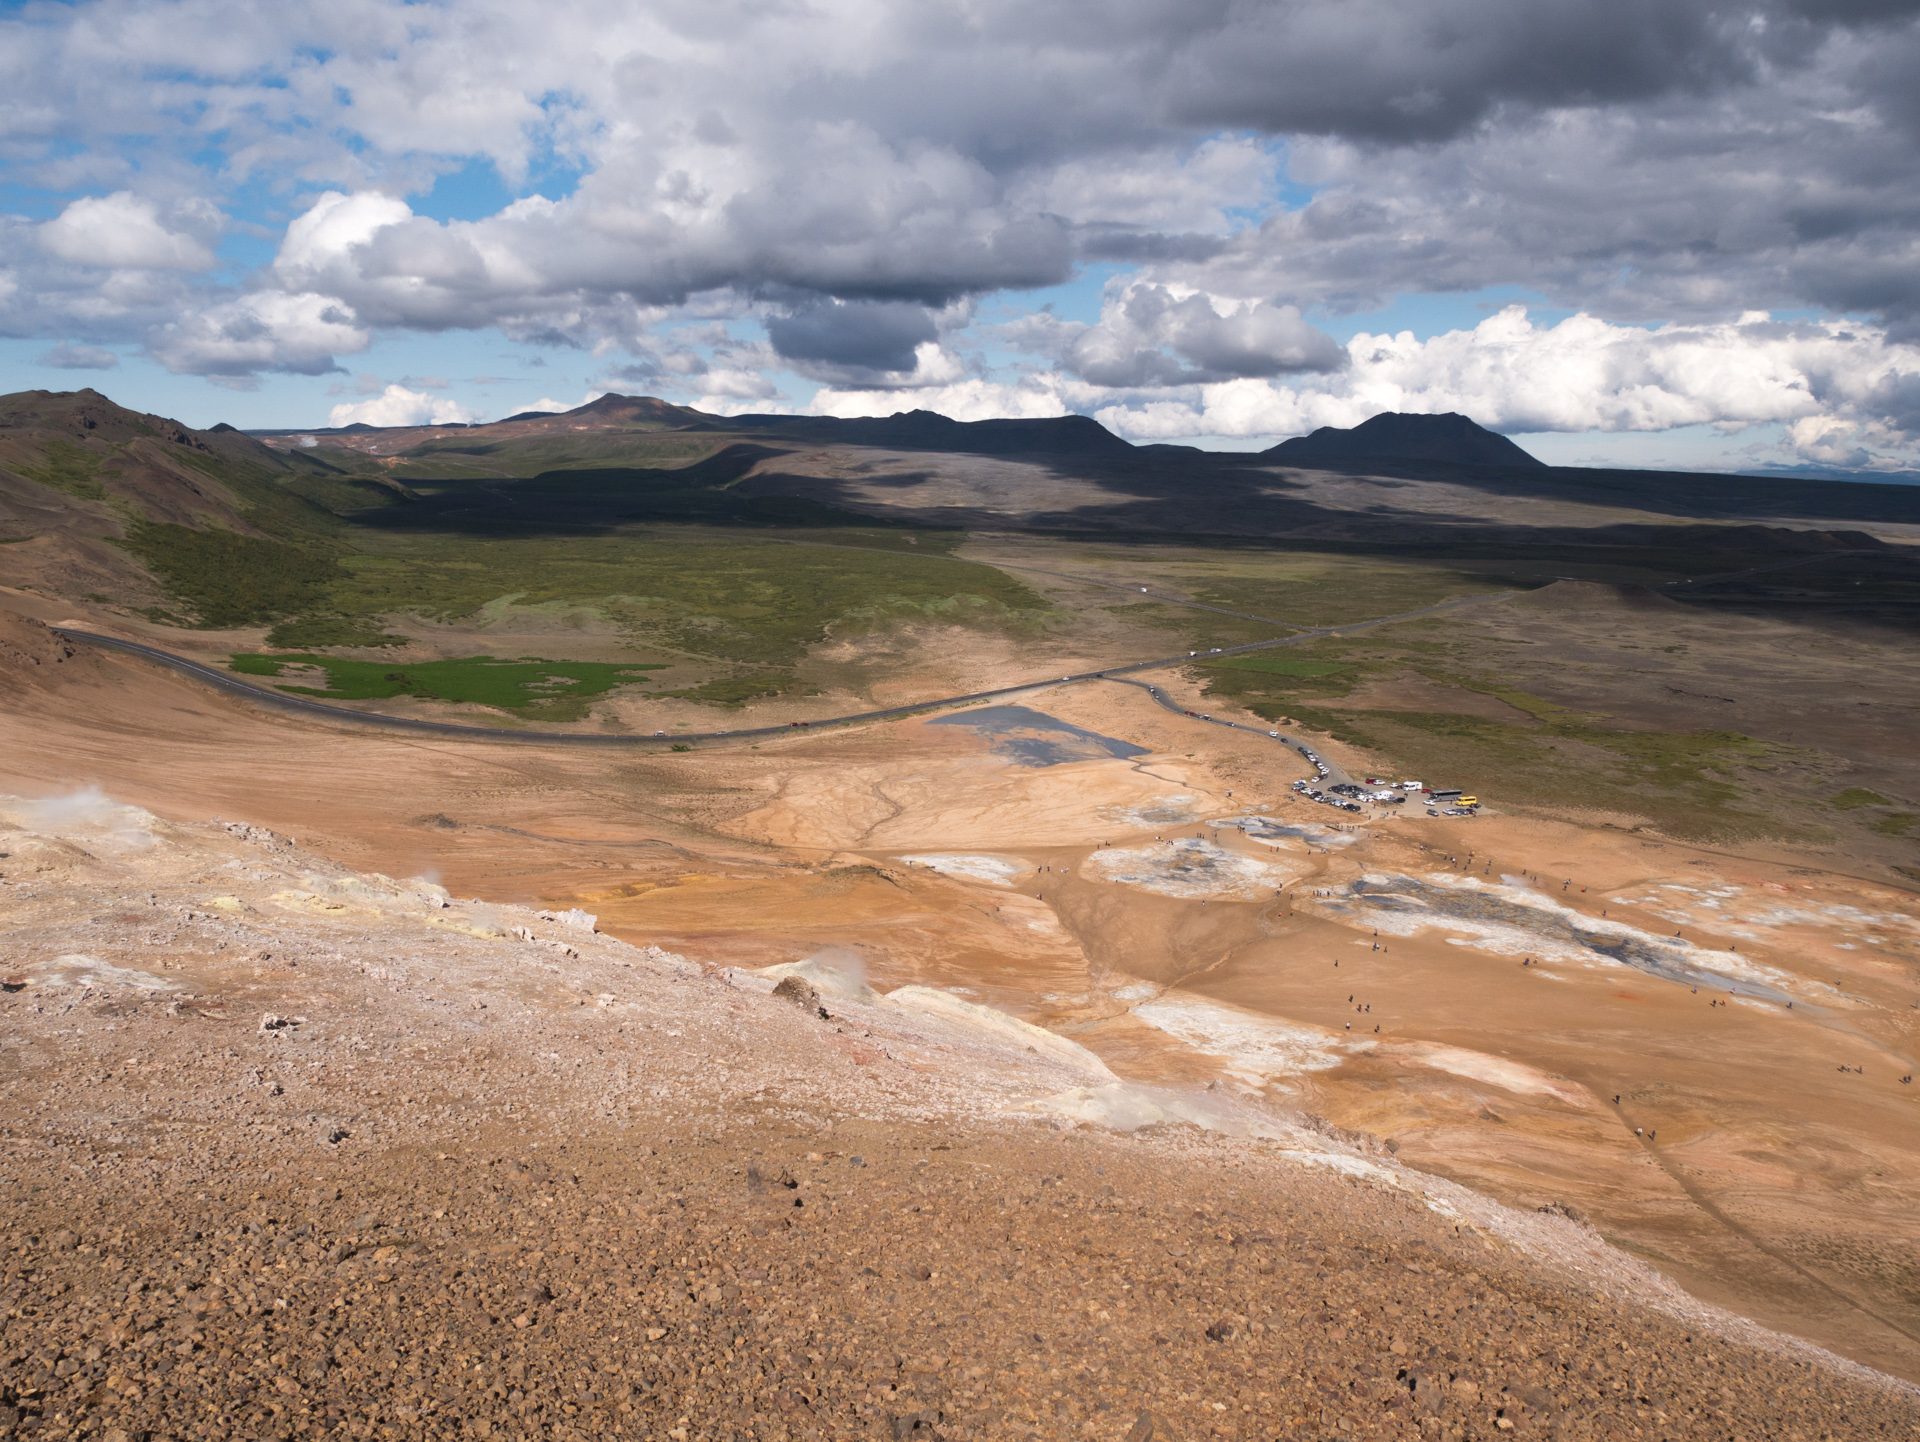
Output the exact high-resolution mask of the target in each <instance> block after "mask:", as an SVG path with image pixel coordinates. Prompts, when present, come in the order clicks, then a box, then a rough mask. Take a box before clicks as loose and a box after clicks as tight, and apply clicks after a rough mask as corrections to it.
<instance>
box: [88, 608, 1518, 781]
mask: <svg viewBox="0 0 1920 1442" xmlns="http://www.w3.org/2000/svg"><path fill="white" fill-rule="evenodd" d="M1519 594H1520V593H1519V592H1518V591H1500V592H1496V593H1493V594H1490V595H1485V596H1464V597H1462V598H1461V599H1459V600H1457V601H1442V602H1441V603H1440V604H1438V605H1435V606H1422V607H1421V608H1420V609H1418V610H1416V611H1402V612H1400V613H1399V614H1398V615H1394V616H1380V617H1376V618H1375V619H1374V620H1371V621H1355V622H1352V623H1351V624H1349V625H1345V626H1323V627H1320V628H1319V629H1317V630H1312V631H1303V632H1301V633H1299V634H1298V635H1294V636H1280V637H1276V638H1275V639H1273V640H1271V641H1254V642H1252V643H1250V644H1248V645H1245V646H1228V647H1225V648H1223V649H1219V650H1213V651H1204V652H1193V651H1188V652H1184V653H1182V654H1180V655H1178V656H1162V657H1160V658H1158V659H1156V660H1152V661H1136V662H1133V663H1131V664H1129V665H1125V666H1109V667H1106V668H1105V669H1104V670H1100V671H1080V672H1076V673H1074V674H1071V675H1067V676H1060V677H1053V676H1046V677H1041V678H1039V679H1037V680H1033V681H1025V682H1022V683H1021V684H1019V685H1017V686H1000V687H997V688H995V689H994V690H991V691H971V692H968V693H967V694H965V695H963V696H941V697H938V698H936V699H934V700H930V701H921V702H917V703H916V704H914V705H912V706H892V707H889V708H887V709H886V710H884V711H858V712H855V713H854V714H852V715H850V716H834V717H831V718H829V719H827V720H824V721H811V722H808V723H806V725H804V726H796V725H788V726H758V727H752V728H749V729H747V730H743V731H700V732H694V733H687V732H682V733H680V734H679V735H677V736H675V735H667V736H637V735H632V734H623V735H613V736H607V735H599V736H596V735H590V734H581V733H576V732H565V731H509V730H504V729H495V728H494V727H491V726H460V725H456V724H455V723H453V722H451V721H423V720H419V719H417V718H415V717H411V716H383V715H381V714H379V713H378V712H374V711H354V710H350V709H348V708H347V707H344V706H329V705H328V704H326V703H325V702H323V701H310V700H308V699H307V698H305V697H304V696H289V695H287V694H286V693H285V692H284V691H275V690H271V689H269V688H268V687H265V686H256V685H254V684H253V683H252V682H250V681H243V680H241V679H240V678H239V677H237V676H233V675H230V674H229V673H227V672H225V671H222V670H219V669H218V668H217V667H213V666H208V665H205V664H203V663H202V662H199V661H192V660H189V659H188V658H187V657H185V656H176V655H174V653H173V652H171V651H163V650H161V649H160V648H159V647H157V646H147V645H143V644H141V643H140V642H138V641H123V640H121V639H120V638H119V637H117V636H102V635H98V634H96V633H94V632H92V631H74V630H68V629H67V628H65V627H59V626H56V627H55V628H54V629H55V630H57V631H59V632H60V634H61V635H63V636H65V637H67V638H68V639H69V640H72V641H79V642H82V643H84V644H86V645H90V646H102V647H106V648H107V649H109V650H114V651H126V652H128V653H130V654H132V655H135V656H140V657H144V658H145V659H147V660H149V661H156V662H158V663H159V664H160V665H162V666H166V667H169V668H170V669H172V670H175V671H178V672H180V673H181V674H182V675H185V676H191V677H192V678H193V679H194V680H196V681H203V682H205V683H206V684H208V685H210V686H214V687H217V688H218V689H219V690H222V691H226V692H228V693H230V694H232V695H236V696H243V697H245V698H246V699H247V700H249V701H253V702H256V703H258V704H260V705H262V706H270V707H273V708H274V709H276V710H280V711H288V712H292V713H295V714H297V715H303V716H310V717H314V718H317V719H324V720H328V721H344V722H346V723H347V724H349V725H354V726H375V727H381V728H384V729H386V730H390V731H412V732H418V733H425V734H427V735H433V736H452V737H460V738H464V739H467V740H484V741H510V742H519V743H522V744H527V745H539V746H652V747H655V748H663V747H666V746H670V745H672V744H674V743H676V742H677V743H679V744H680V745H686V744H688V743H689V742H693V741H720V740H726V741H737V740H739V739H740V738H742V737H762V736H785V735H790V734H792V733H793V732H795V731H802V730H805V731H817V730H819V729H821V728H822V727H827V726H851V725H853V724H854V723H856V722H860V721H894V720H898V719H899V718H901V717H903V716H913V715H917V714H919V713H921V712H923V711H942V710H946V709H948V708H950V707H954V706H964V705H967V704H969V703H971V702H975V701H995V700H1002V699H1005V698H1006V697H1010V696H1018V695H1021V694H1022V693H1024V692H1028V691H1034V690H1039V689H1042V688H1045V687H1049V686H1060V685H1071V684H1073V683H1075V682H1080V681H1109V680H1117V679H1119V678H1121V677H1125V676H1129V675H1134V674H1137V673H1139V672H1142V671H1159V670H1164V669H1165V668H1167V667H1169V666H1184V665H1185V664H1186V663H1187V662H1188V661H1189V660H1198V659H1200V658H1201V657H1203V656H1204V657H1205V658H1207V659H1209V660H1211V659H1212V658H1213V657H1215V656H1238V655H1242V654H1244V653H1246V652H1249V651H1268V650H1272V649H1274V648H1276V647H1279V646H1298V645H1301V644H1303V643H1305V642H1308V641H1313V640H1317V639H1319V638H1321V637H1323V636H1343V635H1346V634H1348V633H1350V632H1353V631H1364V630H1367V629H1369V628H1371V627H1374V626H1385V625H1389V624H1391V623H1393V622H1395V621H1410V620H1412V619H1413V618H1414V617H1416V616H1430V615H1433V614H1434V613H1435V612H1439V611H1451V610H1455V609H1457V608H1458V607H1461V606H1474V605H1479V604H1481V603H1483V602H1488V601H1504V600H1507V599H1508V598H1510V597H1512V596H1517V595H1519ZM1163 704H1169V705H1170V704H1171V703H1163ZM1171 709H1173V710H1175V711H1178V710H1181V709H1182V708H1180V707H1178V706H1172V707H1171ZM1215 724H1217V725H1227V724H1229V723H1227V722H1217V723H1215ZM1239 729H1241V730H1253V729H1254V728H1252V727H1241V728H1239ZM1329 769H1331V767H1329Z"/></svg>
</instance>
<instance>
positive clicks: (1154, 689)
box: [1109, 676, 1353, 786]
mask: <svg viewBox="0 0 1920 1442" xmlns="http://www.w3.org/2000/svg"><path fill="white" fill-rule="evenodd" d="M1109 679H1111V680H1114V681H1118V682H1119V683H1120V684H1121V685H1123V686H1138V687H1139V688H1140V689H1141V690H1142V691H1145V692H1146V693H1147V694H1148V695H1149V696H1151V697H1153V699H1154V700H1155V701H1157V702H1159V703H1160V704H1161V705H1162V706H1164V707H1166V709H1167V710H1169V711H1173V712H1176V713H1178V714H1179V715H1182V716H1191V717H1192V718H1193V719H1194V720H1196V721H1204V722H1206V723H1207V724H1208V725H1210V726H1224V727H1226V728H1227V729H1228V730H1229V731H1246V732H1250V733H1252V734H1253V735H1255V736H1267V737H1277V738H1278V740H1279V742H1280V744H1281V745H1282V746H1285V747H1287V748H1288V749H1289V750H1292V751H1298V752H1299V753H1300V754H1301V756H1303V757H1304V758H1306V760H1307V762H1308V764H1309V765H1311V764H1312V762H1313V758H1314V756H1315V755H1316V754H1317V753H1316V752H1315V751H1314V749H1313V748H1312V747H1311V746H1309V745H1307V743H1306V742H1304V741H1297V740H1295V739H1294V738H1293V737H1291V736H1284V735H1281V734H1280V733H1278V732H1276V731H1272V730H1267V729H1263V728H1261V727H1259V726H1246V725H1243V724H1241V723H1240V722H1238V721H1221V720H1219V719H1218V718H1216V717H1213V716H1207V715H1203V714H1202V713H1200V712H1198V711H1189V710H1187V708H1186V707H1184V706H1181V705H1178V704H1176V703H1175V702H1173V701H1170V700H1168V699H1167V693H1166V692H1164V691H1162V690H1161V689H1160V688H1159V687H1158V686H1149V685H1148V684H1147V683H1146V682H1145V681H1129V680H1127V679H1126V678H1125V677H1122V676H1114V677H1111V678H1109ZM1320 764H1321V765H1323V766H1325V767H1326V768H1327V783H1328V784H1329V785H1335V786H1344V785H1346V784H1348V783H1350V782H1352V780H1353V778H1352V777H1351V776H1349V775H1347V773H1346V772H1345V771H1343V770H1342V769H1341V768H1340V767H1339V766H1337V765H1336V764H1334V763H1333V762H1332V761H1329V760H1328V759H1327V758H1326V757H1324V756H1322V757H1320Z"/></svg>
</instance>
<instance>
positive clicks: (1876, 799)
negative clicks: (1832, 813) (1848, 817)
mask: <svg viewBox="0 0 1920 1442" xmlns="http://www.w3.org/2000/svg"><path fill="white" fill-rule="evenodd" d="M1891 805H1893V803H1892V802H1891V801H1889V800H1887V798H1886V797H1884V796H1882V795H1881V794H1880V793H1879V792H1878V791H1869V790H1867V788H1866V787H1864V786H1849V787H1848V788H1847V789H1846V790H1845V791H1842V792H1841V793H1840V794H1839V795H1838V796H1836V797H1834V798H1833V806H1834V809H1835V810H1836V811H1853V810H1857V809H1858V808H1859V807H1862V806H1891Z"/></svg>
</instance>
